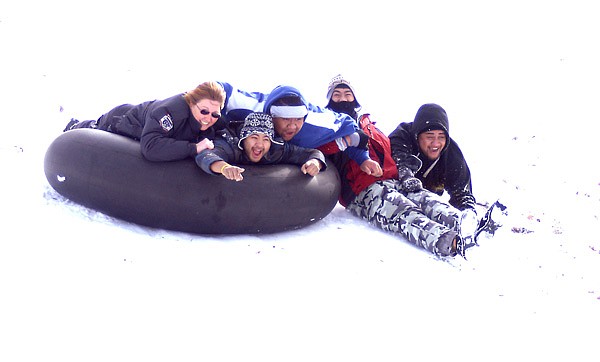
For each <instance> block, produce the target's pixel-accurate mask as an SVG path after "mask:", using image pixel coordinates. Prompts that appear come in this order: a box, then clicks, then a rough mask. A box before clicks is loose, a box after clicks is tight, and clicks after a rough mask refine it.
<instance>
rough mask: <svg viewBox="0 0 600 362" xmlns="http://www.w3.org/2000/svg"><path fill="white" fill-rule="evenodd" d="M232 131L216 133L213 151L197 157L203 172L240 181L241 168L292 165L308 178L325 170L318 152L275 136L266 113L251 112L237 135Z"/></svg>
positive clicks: (271, 122) (322, 158)
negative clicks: (245, 166) (247, 166)
mask: <svg viewBox="0 0 600 362" xmlns="http://www.w3.org/2000/svg"><path fill="white" fill-rule="evenodd" d="M233 128H234V127H228V128H227V129H224V130H222V131H219V132H217V137H216V138H215V140H214V148H212V149H205V150H203V151H201V152H200V153H199V154H198V155H197V156H196V158H195V159H196V164H197V165H198V166H199V167H200V168H201V169H202V170H203V171H204V172H206V173H208V174H212V175H219V174H220V175H223V177H225V178H227V179H228V180H234V181H242V180H243V179H244V177H243V172H244V171H245V169H244V168H243V167H240V165H273V164H293V165H299V166H300V169H301V171H302V173H304V174H306V175H310V176H316V175H317V174H318V173H319V172H320V171H324V170H325V169H326V167H327V163H326V162H325V156H324V155H323V153H322V152H321V151H319V150H317V149H311V148H304V147H300V146H296V145H293V144H291V143H288V142H285V141H284V140H283V139H282V138H281V137H278V136H277V135H276V134H275V131H274V126H273V119H272V117H271V116H270V115H269V114H266V113H262V112H253V113H250V114H249V115H248V116H246V118H245V120H244V125H243V127H242V128H241V129H240V130H239V132H238V131H235V130H234V129H233Z"/></svg>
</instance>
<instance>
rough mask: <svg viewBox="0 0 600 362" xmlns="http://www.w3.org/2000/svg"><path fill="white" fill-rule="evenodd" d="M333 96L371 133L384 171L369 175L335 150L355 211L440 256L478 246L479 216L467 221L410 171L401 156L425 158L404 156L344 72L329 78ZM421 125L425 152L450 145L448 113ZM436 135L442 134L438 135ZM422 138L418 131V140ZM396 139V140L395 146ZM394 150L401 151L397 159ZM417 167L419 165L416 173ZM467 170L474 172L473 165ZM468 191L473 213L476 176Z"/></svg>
mask: <svg viewBox="0 0 600 362" xmlns="http://www.w3.org/2000/svg"><path fill="white" fill-rule="evenodd" d="M327 101H328V103H327V108H329V109H331V110H333V111H334V112H339V113H345V114H348V115H350V116H351V117H353V118H354V119H355V120H356V122H357V124H359V126H360V127H361V129H362V130H363V131H364V133H365V134H367V135H369V142H368V146H369V155H370V156H371V159H372V160H373V161H372V162H376V163H378V164H379V165H380V167H381V169H382V170H383V173H382V175H381V176H380V177H373V176H370V175H366V174H364V173H362V172H360V171H359V168H358V165H357V164H356V163H355V162H354V161H353V160H351V159H349V158H348V157H345V156H344V155H343V154H341V153H333V154H330V155H329V158H330V161H331V163H332V164H333V165H335V167H336V168H337V169H338V171H339V173H340V178H341V180H342V192H341V196H340V200H339V201H340V203H341V204H342V205H343V206H344V207H346V209H347V210H348V211H350V212H351V213H352V214H353V215H355V216H358V217H361V218H362V219H365V220H367V221H369V222H370V223H372V224H374V225H375V226H377V227H379V228H381V229H383V230H386V231H390V232H394V233H399V234H401V235H403V236H404V237H405V238H406V239H408V241H410V242H412V243H413V244H416V245H418V246H421V247H423V248H425V249H427V250H429V251H431V252H433V253H434V254H436V255H440V256H453V255H456V254H459V255H461V256H463V257H464V256H465V250H466V248H467V247H468V246H471V245H474V244H473V242H474V240H475V237H476V235H474V233H475V232H476V231H477V229H478V228H479V227H480V224H479V223H477V222H478V220H477V219H474V220H471V221H473V223H475V225H474V226H473V225H471V226H466V225H467V221H463V222H461V217H463V213H461V211H459V210H458V209H457V208H456V207H454V206H453V205H450V204H448V203H447V202H446V201H444V200H442V199H441V198H440V197H439V195H438V194H436V193H434V192H431V191H429V190H426V189H425V188H424V187H423V186H422V185H421V184H420V181H419V179H417V178H416V177H414V175H413V174H412V173H411V174H410V175H408V174H407V172H406V171H405V170H404V168H403V165H400V166H399V165H398V164H397V160H398V159H400V158H401V159H403V160H406V161H407V163H409V164H410V162H414V163H418V162H419V161H418V157H417V156H414V157H413V156H412V154H411V153H410V152H408V153H407V154H405V155H404V156H401V155H400V151H399V148H400V147H399V145H398V144H399V143H401V142H402V141H401V140H400V139H399V138H398V134H394V135H391V136H390V137H388V136H386V135H385V134H383V132H381V131H380V130H379V129H377V128H376V127H375V123H374V122H372V121H371V120H370V114H368V113H365V114H361V115H359V114H358V112H359V111H360V109H361V105H360V104H359V103H358V100H357V99H356V95H355V90H354V87H353V86H352V85H351V84H350V82H348V81H347V80H345V79H344V78H343V77H342V76H341V75H338V76H336V77H334V78H333V79H332V80H331V82H330V83H329V87H328V91H327ZM437 107H439V106H437ZM429 108H430V107H429V106H426V107H424V110H423V111H421V112H420V113H419V114H418V117H417V118H419V119H420V118H421V116H424V115H425V114H427V112H425V110H427V109H429ZM433 108H436V107H433ZM440 108H441V107H440ZM436 109H437V108H436ZM425 118H427V119H431V118H429V117H425ZM417 124H419V126H418V127H417V128H419V131H418V132H417V133H418V134H420V133H423V136H422V137H421V138H422V146H423V153H425V154H426V155H428V156H429V157H431V158H435V157H437V156H439V154H441V153H442V149H444V147H443V146H442V145H440V144H439V142H440V141H441V140H442V136H443V135H440V133H438V132H437V131H438V130H440V131H441V132H442V133H443V132H444V131H443V130H442V129H444V130H447V129H448V127H447V118H445V121H444V120H442V121H441V122H423V124H422V127H421V122H417ZM444 125H445V126H444ZM409 129H410V127H409ZM433 135H436V136H437V137H435V138H434V137H433ZM444 135H445V134H444ZM392 137H394V138H393V139H392ZM418 138H419V137H417V136H415V138H414V141H415V143H416V142H417V139H418ZM393 142H395V143H396V144H395V145H394V143H393ZM405 142H407V143H408V144H412V139H410V138H409V139H408V141H405ZM390 143H392V144H391V145H390ZM415 147H416V148H418V145H416V144H415ZM393 149H396V150H397V152H398V153H397V154H396V157H395V158H394V157H393V155H394V154H393V151H392V150H393ZM415 155H416V153H415ZM461 156H462V155H461ZM465 167H466V163H465ZM416 170H417V168H415V172H416ZM465 170H466V171H467V172H466V174H467V175H468V168H465ZM407 175H408V176H407ZM428 185H429V184H428ZM468 190H469V192H467V193H465V194H464V196H465V197H464V198H461V200H462V201H463V202H464V205H465V206H464V208H463V209H468V210H469V212H470V211H471V210H473V211H474V209H472V208H471V207H474V205H475V199H474V197H473V196H472V193H471V192H470V176H469V177H468ZM455 195H456V196H455V198H454V199H453V202H455V199H457V198H458V196H459V193H458V192H456V193H455ZM455 204H456V203H455ZM465 214H466V212H465ZM467 215H468V214H467ZM465 220H466V219H465ZM471 228H473V229H471ZM479 230H481V229H479ZM463 235H464V236H463Z"/></svg>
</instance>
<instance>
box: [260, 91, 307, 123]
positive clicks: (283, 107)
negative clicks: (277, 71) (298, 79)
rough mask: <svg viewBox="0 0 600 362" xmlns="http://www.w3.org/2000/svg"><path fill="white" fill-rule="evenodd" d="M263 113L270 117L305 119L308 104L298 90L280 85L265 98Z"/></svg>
mask: <svg viewBox="0 0 600 362" xmlns="http://www.w3.org/2000/svg"><path fill="white" fill-rule="evenodd" d="M263 112H265V113H267V114H269V115H271V116H272V117H281V118H298V117H301V118H306V115H307V114H308V102H307V101H306V100H305V99H304V96H302V93H300V91H299V90H298V89H296V88H294V87H291V86H287V85H280V86H277V87H275V89H273V91H271V93H269V95H268V96H267V100H266V101H265V105H264V108H263Z"/></svg>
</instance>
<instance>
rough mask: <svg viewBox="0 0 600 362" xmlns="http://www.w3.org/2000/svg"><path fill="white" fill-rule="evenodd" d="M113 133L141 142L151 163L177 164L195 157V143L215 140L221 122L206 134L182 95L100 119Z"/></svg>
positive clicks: (129, 107) (118, 110)
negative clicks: (175, 162) (166, 162)
mask: <svg viewBox="0 0 600 362" xmlns="http://www.w3.org/2000/svg"><path fill="white" fill-rule="evenodd" d="M99 122H100V123H104V124H106V126H105V127H106V129H107V130H108V131H110V132H113V133H118V134H121V135H124V136H128V137H131V138H133V139H136V140H139V141H140V145H141V148H142V154H143V155H144V157H145V158H146V159H148V160H150V161H174V160H182V159H185V158H188V157H194V156H196V143H198V142H200V141H201V140H202V139H204V138H209V139H213V138H214V135H215V129H218V128H219V127H222V125H221V123H220V122H219V121H218V122H217V124H215V125H214V126H213V127H210V128H209V129H208V130H206V131H201V130H200V123H198V121H197V120H196V119H195V118H194V116H193V115H192V112H191V110H190V107H189V106H188V104H187V103H186V101H185V99H184V97H183V94H178V95H175V96H173V97H170V98H167V99H164V100H154V101H148V102H144V103H141V104H137V105H130V104H125V105H121V106H119V107H116V108H114V109H113V110H111V111H110V112H108V113H107V114H105V115H103V116H102V117H101V118H100V119H99Z"/></svg>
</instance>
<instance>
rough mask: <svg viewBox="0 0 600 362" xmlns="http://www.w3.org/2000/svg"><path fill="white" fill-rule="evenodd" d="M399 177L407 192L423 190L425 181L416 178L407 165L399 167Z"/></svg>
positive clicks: (403, 188)
mask: <svg viewBox="0 0 600 362" xmlns="http://www.w3.org/2000/svg"><path fill="white" fill-rule="evenodd" d="M398 179H399V180H400V183H401V185H402V190H403V191H406V192H418V191H421V190H423V183H422V182H421V180H419V179H418V178H416V177H415V176H414V174H413V172H412V171H411V170H410V169H409V168H408V167H406V166H400V167H398Z"/></svg>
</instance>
